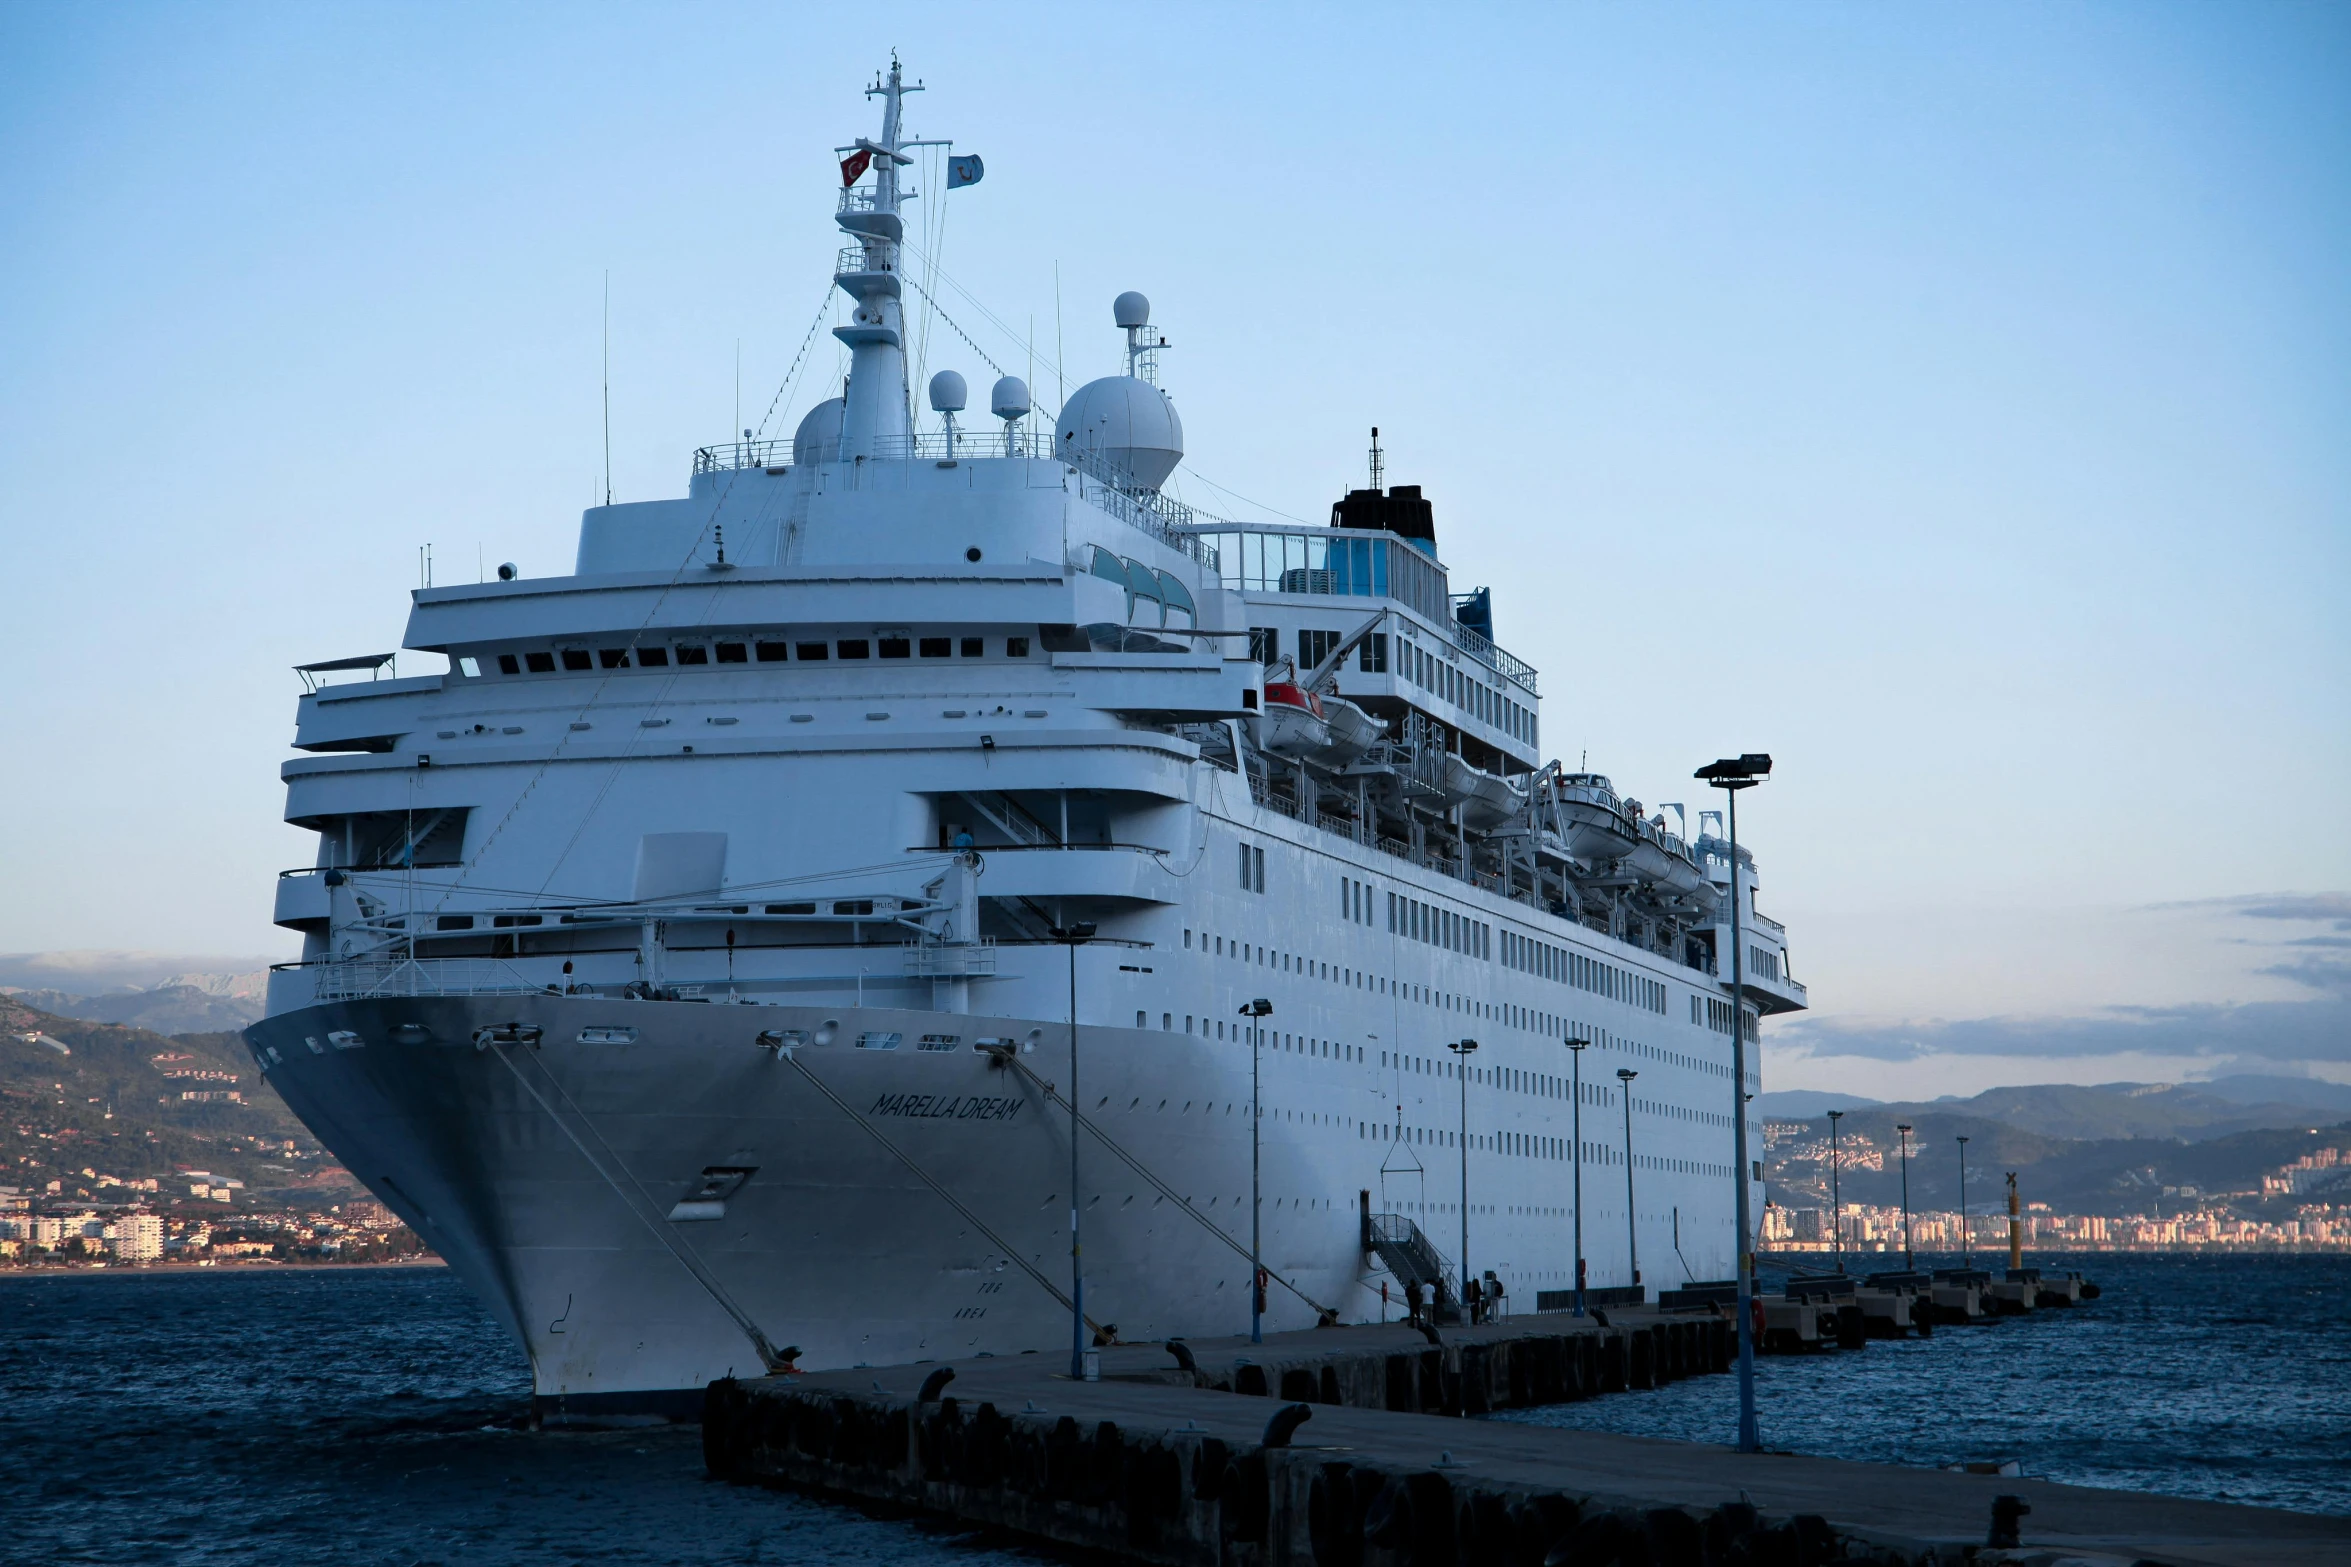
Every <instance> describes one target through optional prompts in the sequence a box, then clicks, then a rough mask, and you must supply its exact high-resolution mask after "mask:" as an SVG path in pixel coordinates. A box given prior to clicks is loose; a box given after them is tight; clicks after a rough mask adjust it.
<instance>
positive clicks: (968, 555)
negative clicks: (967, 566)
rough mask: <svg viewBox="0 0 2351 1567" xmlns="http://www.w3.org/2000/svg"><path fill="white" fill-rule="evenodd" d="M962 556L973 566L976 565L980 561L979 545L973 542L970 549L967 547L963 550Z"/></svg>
mask: <svg viewBox="0 0 2351 1567" xmlns="http://www.w3.org/2000/svg"><path fill="white" fill-rule="evenodd" d="M963 558H964V559H965V560H968V561H970V562H971V563H972V564H973V565H975V566H976V565H978V564H979V563H980V547H979V546H978V545H977V544H974V545H973V546H972V547H971V548H970V549H967V550H965V551H964V552H963Z"/></svg>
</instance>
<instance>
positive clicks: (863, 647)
mask: <svg viewBox="0 0 2351 1567" xmlns="http://www.w3.org/2000/svg"><path fill="white" fill-rule="evenodd" d="M988 641H989V639H988V638H986V637H906V636H882V637H837V638H832V639H829V640H826V641H808V642H800V641H776V640H773V639H766V640H761V639H750V638H747V639H745V640H743V641H740V642H734V641H716V642H702V641H694V642H664V643H648V644H644V645H642V646H636V647H600V648H584V647H565V648H547V649H542V650H538V651H534V652H527V653H501V654H499V655H498V669H499V672H500V673H501V674H508V675H520V674H524V673H529V674H533V675H551V674H553V673H555V671H556V669H557V668H558V667H560V668H563V669H566V670H587V669H631V668H635V669H669V668H673V667H674V668H693V667H697V666H705V665H714V664H751V663H759V664H783V663H801V664H822V663H828V662H831V661H832V660H833V659H835V658H838V659H840V660H842V661H843V662H854V661H856V660H859V659H870V658H874V657H877V656H878V657H881V658H917V657H920V658H957V657H961V658H986V657H987V656H988ZM1003 648H1004V656H1005V657H1006V658H1026V657H1028V656H1029V638H1027V637H1006V638H1004V639H1003ZM458 662H459V666H460V667H461V668H464V667H465V666H468V665H471V664H472V663H473V660H471V659H460V660H459V661H458ZM467 672H468V673H472V672H474V671H473V670H471V669H468V670H467Z"/></svg>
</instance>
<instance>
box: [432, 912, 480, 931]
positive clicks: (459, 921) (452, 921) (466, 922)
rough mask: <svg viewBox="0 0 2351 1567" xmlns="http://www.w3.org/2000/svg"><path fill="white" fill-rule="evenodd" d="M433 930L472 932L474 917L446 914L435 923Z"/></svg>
mask: <svg viewBox="0 0 2351 1567" xmlns="http://www.w3.org/2000/svg"><path fill="white" fill-rule="evenodd" d="M433 928H434V929H435V930H471V929H473V916H472V915H470V914H444V915H442V916H441V917H440V918H439V919H437V920H435V921H433Z"/></svg>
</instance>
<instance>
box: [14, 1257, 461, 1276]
mask: <svg viewBox="0 0 2351 1567" xmlns="http://www.w3.org/2000/svg"><path fill="white" fill-rule="evenodd" d="M447 1266H449V1264H447V1263H446V1262H443V1261H442V1260H441V1259H440V1258H438V1257H390V1258H386V1259H385V1260H383V1261H381V1262H275V1261H271V1260H269V1259H266V1258H255V1259H239V1260H237V1261H234V1262H230V1261H225V1260H224V1261H218V1262H109V1263H105V1264H102V1265H101V1264H92V1263H86V1262H85V1263H82V1264H79V1265H78V1266H77V1265H66V1264H58V1263H35V1264H33V1265H31V1266H29V1267H18V1268H0V1279H25V1278H62V1277H69V1276H70V1277H72V1278H77V1279H84V1278H104V1277H110V1276H132V1275H136V1276H140V1277H148V1276H152V1275H154V1274H158V1273H190V1274H212V1275H217V1274H222V1273H362V1272H379V1273H380V1272H383V1271H385V1270H388V1269H399V1268H446V1267H447Z"/></svg>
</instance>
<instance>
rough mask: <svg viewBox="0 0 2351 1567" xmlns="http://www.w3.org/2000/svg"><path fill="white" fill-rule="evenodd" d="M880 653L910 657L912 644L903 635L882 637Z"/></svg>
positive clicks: (888, 656) (912, 654) (894, 656)
mask: <svg viewBox="0 0 2351 1567" xmlns="http://www.w3.org/2000/svg"><path fill="white" fill-rule="evenodd" d="M881 654H882V657H884V658H911V657H913V656H914V644H913V643H911V642H909V641H907V640H906V639H905V638H904V637H884V638H882V646H881ZM843 656H844V657H845V656H847V655H843Z"/></svg>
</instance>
